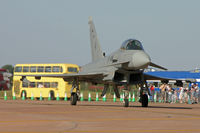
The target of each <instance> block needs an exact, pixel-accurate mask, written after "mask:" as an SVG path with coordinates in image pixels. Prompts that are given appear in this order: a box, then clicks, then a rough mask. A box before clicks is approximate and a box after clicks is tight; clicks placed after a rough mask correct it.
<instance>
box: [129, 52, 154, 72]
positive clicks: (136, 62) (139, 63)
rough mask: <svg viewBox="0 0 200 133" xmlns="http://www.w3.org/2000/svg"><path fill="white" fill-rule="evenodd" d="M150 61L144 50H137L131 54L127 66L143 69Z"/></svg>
mask: <svg viewBox="0 0 200 133" xmlns="http://www.w3.org/2000/svg"><path fill="white" fill-rule="evenodd" d="M150 62H151V59H150V57H149V56H148V55H147V54H146V53H145V52H144V51H139V52H136V53H134V54H133V56H132V61H131V62H130V63H129V67H132V68H133V69H144V68H147V67H148V65H149V64H150Z"/></svg>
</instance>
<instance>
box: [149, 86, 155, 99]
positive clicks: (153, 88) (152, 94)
mask: <svg viewBox="0 0 200 133" xmlns="http://www.w3.org/2000/svg"><path fill="white" fill-rule="evenodd" d="M150 91H151V101H152V102H153V101H154V94H155V87H154V85H153V84H151V85H150Z"/></svg>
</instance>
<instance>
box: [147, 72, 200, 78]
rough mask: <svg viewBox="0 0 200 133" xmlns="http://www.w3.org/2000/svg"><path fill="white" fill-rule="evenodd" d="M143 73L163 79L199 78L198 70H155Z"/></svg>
mask: <svg viewBox="0 0 200 133" xmlns="http://www.w3.org/2000/svg"><path fill="white" fill-rule="evenodd" d="M145 74H146V75H150V76H154V77H159V78H164V79H200V73H199V72H190V71H155V72H145Z"/></svg>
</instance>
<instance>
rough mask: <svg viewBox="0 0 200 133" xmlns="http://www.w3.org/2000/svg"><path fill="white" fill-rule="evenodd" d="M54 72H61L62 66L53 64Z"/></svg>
mask: <svg viewBox="0 0 200 133" xmlns="http://www.w3.org/2000/svg"><path fill="white" fill-rule="evenodd" d="M52 72H60V67H59V66H53V70H52Z"/></svg>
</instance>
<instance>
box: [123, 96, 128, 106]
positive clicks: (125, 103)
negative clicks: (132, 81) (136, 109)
mask: <svg viewBox="0 0 200 133" xmlns="http://www.w3.org/2000/svg"><path fill="white" fill-rule="evenodd" d="M128 106H129V101H128V99H127V98H125V99H124V107H128Z"/></svg>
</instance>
